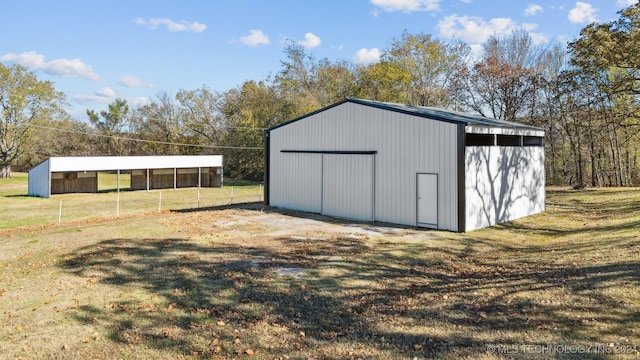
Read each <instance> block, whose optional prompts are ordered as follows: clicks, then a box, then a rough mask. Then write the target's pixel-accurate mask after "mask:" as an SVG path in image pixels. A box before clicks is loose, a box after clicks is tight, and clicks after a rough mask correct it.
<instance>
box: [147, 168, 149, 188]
mask: <svg viewBox="0 0 640 360" xmlns="http://www.w3.org/2000/svg"><path fill="white" fill-rule="evenodd" d="M147 192H149V169H147Z"/></svg>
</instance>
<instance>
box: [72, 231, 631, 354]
mask: <svg viewBox="0 0 640 360" xmlns="http://www.w3.org/2000/svg"><path fill="white" fill-rule="evenodd" d="M273 241H277V242H278V243H279V244H281V246H278V247H273V246H266V245H265V246H260V245H255V244H253V243H252V244H246V245H244V246H240V245H233V246H232V245H227V244H223V243H214V242H211V243H210V244H208V245H199V244H195V243H193V242H191V241H189V240H185V239H180V238H166V239H144V240H134V239H126V238H123V239H111V240H105V241H102V242H100V243H97V244H95V245H92V246H87V247H85V248H82V249H79V250H77V251H74V252H72V253H69V254H68V255H67V257H66V260H65V261H64V262H63V263H62V264H61V266H62V268H63V269H65V270H66V271H68V272H70V273H73V274H75V275H77V276H78V277H82V278H89V279H96V281H97V282H98V283H101V284H105V285H108V286H109V288H110V289H112V290H113V291H118V292H122V293H123V294H126V293H127V289H129V290H132V291H133V289H136V290H144V293H145V294H147V295H148V296H147V299H146V300H145V299H136V298H127V297H126V296H124V295H121V296H122V298H121V299H115V300H112V301H113V303H111V304H109V305H108V306H107V307H106V308H97V307H95V306H88V305H85V306H80V307H79V309H78V311H77V314H76V318H77V320H78V321H80V322H83V323H96V322H97V323H99V324H103V325H104V326H105V327H106V328H107V329H108V332H109V339H110V340H112V341H114V342H116V343H122V344H129V345H130V346H136V345H138V344H144V345H145V346H148V347H151V348H156V349H160V350H163V351H168V352H172V353H177V354H186V355H197V356H202V357H204V358H206V357H210V356H216V355H218V356H237V355H240V354H242V353H243V352H244V351H246V349H255V350H257V351H259V352H260V354H261V355H262V357H271V358H273V357H277V356H278V355H282V354H299V357H302V358H306V357H308V356H310V357H321V358H326V359H338V358H344V357H350V356H356V357H357V356H363V357H365V358H380V359H382V358H407V357H410V358H411V357H419V358H442V357H444V358H446V357H451V356H454V355H455V356H456V357H464V356H467V357H474V356H477V355H478V354H483V353H486V351H487V346H490V345H493V344H497V343H504V342H505V341H507V342H508V341H509V340H510V339H511V341H516V340H513V339H517V342H518V344H520V345H526V344H532V345H535V344H538V342H537V341H538V340H539V338H536V336H535V334H539V335H540V336H543V335H544V336H547V337H548V336H552V337H553V338H554V339H562V340H565V341H569V342H570V343H568V345H576V344H584V343H598V342H600V341H602V339H609V338H611V337H615V338H624V337H628V336H630V334H632V332H630V331H632V330H633V329H638V328H640V313H638V312H637V309H636V308H635V307H634V305H633V303H629V302H628V301H627V300H626V299H627V298H626V297H625V296H626V295H625V296H620V297H616V296H615V295H611V294H609V293H608V291H607V289H611V288H612V287H615V286H621V287H628V288H630V289H637V287H638V286H640V262H639V261H627V262H611V263H609V264H603V265H600V264H581V265H579V266H577V265H554V264H553V263H549V262H542V261H536V259H535V258H531V257H529V256H528V255H527V254H524V255H527V256H523V254H522V253H517V252H514V251H513V250H512V249H501V248H499V247H494V248H492V250H491V251H480V252H479V251H477V250H475V249H474V247H473V246H472V245H474V243H473V242H474V240H472V239H458V240H451V241H452V242H456V241H457V242H459V244H458V245H461V246H459V247H451V248H426V247H425V246H424V244H422V243H419V242H418V243H403V242H393V241H390V242H388V243H386V244H383V245H380V247H376V248H372V247H370V246H371V245H368V243H366V242H365V241H363V239H362V238H358V237H355V236H354V237H351V236H341V237H338V238H331V239H320V240H318V239H315V240H314V239H304V240H301V239H296V238H288V237H280V238H277V239H273ZM478 241H481V240H478ZM483 245H484V246H487V244H483ZM620 246H622V245H620ZM574 250H575V251H576V252H578V251H579V249H574ZM506 251H511V253H507V252H506ZM504 256H511V257H512V259H508V260H505V259H504ZM282 268H287V269H303V270H304V271H303V272H302V273H301V274H300V276H297V275H294V276H280V275H277V274H276V273H275V271H276V270H278V269H282ZM536 294H538V295H539V296H536ZM540 294H543V295H540ZM109 296H113V295H111V294H108V296H107V297H109ZM152 298H153V300H151V299H152ZM110 301H111V300H110ZM625 301H626V302H625ZM596 325H597V326H596ZM522 334H529V335H528V337H527V336H524V335H522ZM531 334H533V335H531ZM632 336H633V335H632ZM636 339H637V337H636ZM556 343H558V342H556ZM350 354H351V355H350ZM569 355H570V354H568V357H567V358H571V357H570V356H569ZM579 355H580V356H579V357H575V358H582V359H600V358H605V356H604V355H603V354H598V353H582V354H579ZM296 356H297V355H296Z"/></svg>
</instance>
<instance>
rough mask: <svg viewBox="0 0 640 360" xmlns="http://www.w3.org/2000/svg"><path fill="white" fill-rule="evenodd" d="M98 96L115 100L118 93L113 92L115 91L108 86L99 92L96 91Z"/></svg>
mask: <svg viewBox="0 0 640 360" xmlns="http://www.w3.org/2000/svg"><path fill="white" fill-rule="evenodd" d="M96 95H98V96H104V97H108V98H115V97H116V93H115V92H114V91H113V89H111V88H110V87H108V86H105V87H103V88H102V89H100V90H97V91H96Z"/></svg>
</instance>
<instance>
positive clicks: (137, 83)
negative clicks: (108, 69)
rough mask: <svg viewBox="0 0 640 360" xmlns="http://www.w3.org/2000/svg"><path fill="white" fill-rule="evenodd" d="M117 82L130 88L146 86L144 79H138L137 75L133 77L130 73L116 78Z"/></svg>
mask: <svg viewBox="0 0 640 360" xmlns="http://www.w3.org/2000/svg"><path fill="white" fill-rule="evenodd" d="M118 84H120V85H122V86H125V87H130V88H139V87H145V86H146V84H145V83H144V81H142V80H141V79H138V78H137V77H133V76H131V75H123V76H120V78H119V79H118Z"/></svg>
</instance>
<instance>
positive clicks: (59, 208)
mask: <svg viewBox="0 0 640 360" xmlns="http://www.w3.org/2000/svg"><path fill="white" fill-rule="evenodd" d="M61 223H62V200H60V206H59V207H58V224H61Z"/></svg>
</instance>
